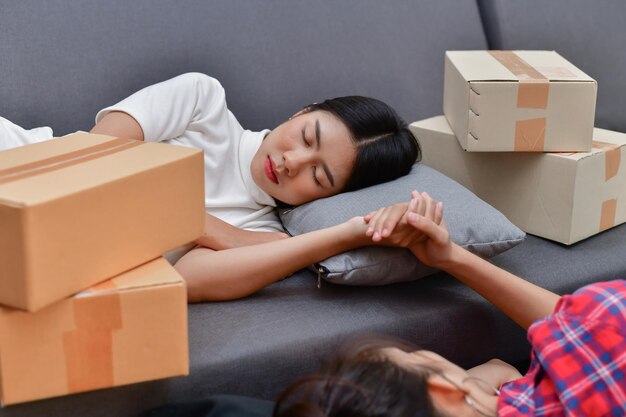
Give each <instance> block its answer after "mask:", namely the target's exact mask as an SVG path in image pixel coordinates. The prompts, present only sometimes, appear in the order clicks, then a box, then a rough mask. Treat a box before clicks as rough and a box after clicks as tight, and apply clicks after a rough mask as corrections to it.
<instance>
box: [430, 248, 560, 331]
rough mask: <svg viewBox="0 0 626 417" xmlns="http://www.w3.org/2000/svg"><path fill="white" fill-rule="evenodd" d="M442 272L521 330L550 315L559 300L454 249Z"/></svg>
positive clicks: (481, 260)
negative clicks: (457, 280) (485, 301)
mask: <svg viewBox="0 0 626 417" xmlns="http://www.w3.org/2000/svg"><path fill="white" fill-rule="evenodd" d="M441 269H443V270H445V271H446V272H448V273H449V274H451V275H454V276H455V277H456V278H457V279H459V280H460V281H461V282H463V283H464V284H466V285H468V286H469V287H471V288H472V289H474V290H475V291H476V292H478V293H479V294H480V295H482V296H483V297H485V298H486V299H487V300H488V301H490V302H491V303H492V304H494V305H495V306H496V307H498V308H499V309H500V310H502V311H503V312H504V313H505V314H506V315H507V316H509V317H510V318H511V319H513V320H514V321H515V322H516V323H518V324H519V325H520V326H522V327H523V328H525V329H527V328H528V327H529V326H530V325H531V324H532V323H533V322H534V321H536V320H538V319H540V318H542V317H545V316H547V315H549V314H552V312H553V311H554V307H555V305H556V303H557V301H558V300H559V298H560V296H558V295H557V294H554V293H552V292H550V291H548V290H546V289H543V288H541V287H539V286H537V285H534V284H532V283H530V282H528V281H525V280H523V279H522V278H520V277H517V276H515V275H513V274H511V273H510V272H507V271H505V270H503V269H501V268H499V267H497V266H495V265H493V264H491V263H490V262H488V261H486V260H484V259H482V258H480V257H478V256H476V255H474V254H471V253H470V252H468V251H466V250H465V249H463V248H461V247H459V246H457V245H453V251H452V260H451V261H450V262H448V263H447V264H446V265H443V266H442V267H441Z"/></svg>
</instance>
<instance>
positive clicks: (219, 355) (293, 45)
mask: <svg viewBox="0 0 626 417" xmlns="http://www.w3.org/2000/svg"><path fill="white" fill-rule="evenodd" d="M616 1H618V0H616ZM576 3H577V4H578V3H581V1H577V2H576ZM581 4H582V3H581ZM594 4H597V3H594ZM598 7H601V6H598ZM586 16H588V15H584V14H583V15H580V16H579V19H580V24H581V25H582V24H586V23H585V19H587V17H586ZM609 21H610V20H608V18H607V20H606V22H609ZM557 23H558V22H556V23H555V22H554V21H552V22H550V25H549V26H550V28H552V29H550V30H552V31H553V32H554V33H551V32H550V33H545V31H542V32H541V33H543V34H544V36H545V38H546V39H550V37H549V36H548V35H552V36H560V35H559V31H560V29H559V27H558V26H556V24H557ZM599 25H600V26H599V28H600V29H610V30H597V29H598V28H596V27H594V28H593V31H589V30H588V31H586V34H587V35H588V36H591V35H593V34H594V32H595V31H596V30H597V32H598V35H597V36H604V37H605V38H607V39H609V38H610V39H612V37H613V36H618V35H617V34H616V33H619V36H623V34H624V33H625V32H624V31H623V29H622V28H621V25H614V26H613V27H611V28H608V26H607V25H606V24H603V23H602V22H600V23H599ZM616 31H617V32H616ZM0 40H1V42H0V57H1V59H0V72H1V76H0V115H2V116H4V117H7V118H8V119H9V120H12V121H14V122H16V123H18V124H20V125H23V126H25V127H34V126H40V125H50V126H52V127H53V128H54V129H55V130H56V133H57V134H64V133H67V132H70V131H73V130H76V129H88V128H89V127H90V126H91V124H92V123H93V117H94V115H95V113H96V111H97V110H98V109H100V108H101V107H103V106H105V105H108V104H112V103H113V102H115V101H117V100H119V99H121V98H122V97H125V96H126V95H128V94H130V93H132V92H133V91H135V90H137V89H139V88H141V87H144V86H146V85H148V84H151V83H154V82H156V81H161V80H164V79H166V78H169V77H171V76H174V75H178V74H181V73H183V72H188V71H200V72H205V73H208V74H211V75H213V76H215V77H217V78H218V79H219V80H220V81H221V82H222V83H223V84H224V86H225V88H226V91H227V99H228V102H229V105H230V107H231V108H232V110H233V112H234V113H235V114H236V115H237V116H238V117H239V119H240V121H241V122H242V124H243V125H244V126H245V127H247V128H251V129H259V128H265V127H268V126H272V125H274V124H276V123H277V122H278V121H280V120H283V119H285V118H286V117H287V116H289V115H290V113H292V112H293V111H294V110H295V109H297V108H298V107H300V106H302V105H304V104H308V103H309V102H311V101H316V100H319V99H321V98H324V97H326V96H336V95H343V94H352V93H359V94H365V95H371V96H375V97H377V98H380V99H383V100H387V101H388V102H389V103H390V104H392V105H394V106H395V107H396V108H397V110H398V111H399V113H400V114H401V115H402V116H403V117H405V118H406V119H407V121H409V122H410V121H414V120H417V119H421V118H425V117H429V116H433V115H437V114H440V113H441V104H442V85H443V56H444V55H443V53H444V50H446V49H484V48H485V47H486V41H485V35H484V33H483V30H482V27H481V22H480V17H479V13H478V9H477V7H476V3H475V2H473V1H462V2H459V1H457V0H436V1H433V0H428V1H427V0H394V1H384V2H382V1H376V0H345V1H341V2H337V1H333V0H323V1H317V2H309V1H305V0H267V1H252V0H213V1H202V0H190V1H186V2H177V1H174V0H151V1H149V0H137V1H132V2H127V1H122V0H107V1H96V0H85V1H81V2H67V1H63V0H49V1H35V0H21V1H8V0H5V1H2V2H1V3H0ZM555 42H556V40H555ZM579 42H581V43H580V44H581V45H587V44H586V43H585V42H584V40H583V41H579ZM563 43H564V44H565V45H568V41H567V39H566V40H563ZM622 45H623V42H622ZM539 46H540V47H542V48H550V47H554V48H555V49H559V50H560V49H562V48H560V47H559V45H556V44H553V43H551V44H550V45H547V44H546V45H539ZM620 46H621V45H620ZM594 48H600V49H601V48H602V43H601V42H600V44H599V45H597V46H596V45H594ZM581 49H582V48H581ZM585 49H586V50H587V49H593V48H585ZM616 51H617V52H616V54H615V55H614V56H613V61H609V65H607V67H610V66H611V65H612V66H613V67H615V68H616V69H617V70H619V71H621V72H623V71H624V67H625V65H624V63H623V61H620V59H621V58H619V50H616ZM564 53H565V54H566V56H567V55H569V52H567V51H565V52H564ZM571 59H572V61H574V62H575V63H576V64H577V65H580V66H581V67H582V68H583V69H584V70H586V71H588V72H589V73H590V74H591V75H593V76H596V77H597V74H595V73H594V70H590V69H589V68H588V66H589V65H590V64H588V63H586V62H587V61H584V62H583V61H581V62H578V58H577V57H576V56H571ZM605 61H606V60H605ZM605 61H603V62H605ZM597 64H598V65H603V63H600V62H598V63H597ZM594 65H595V63H594ZM613 76H615V82H618V81H619V80H622V85H624V83H623V78H620V77H621V76H622V75H621V74H614V75H613ZM600 82H601V86H600V92H599V102H600V100H604V99H602V98H601V97H602V96H603V95H604V94H605V91H604V90H603V87H602V83H603V81H602V80H601V79H600ZM604 83H605V84H607V83H608V84H609V85H612V84H611V80H610V79H609V80H608V81H604ZM604 88H606V87H604ZM615 97H620V96H615ZM621 97H622V98H623V97H624V96H623V95H622V96H621ZM616 100H617V99H613V102H612V103H616V102H617V101H616ZM622 108H623V106H622ZM605 109H608V107H605ZM615 111H618V110H617V109H616V110H615ZM607 114H608V113H607ZM607 120H609V119H607ZM616 126H617V125H615V126H614V127H616ZM622 126H623V124H622ZM607 127H611V126H610V125H607ZM623 130H624V129H623ZM625 242H626V226H620V227H616V228H614V229H612V230H609V231H607V232H605V233H603V234H601V235H598V236H595V237H593V238H590V239H588V240H586V241H583V242H580V243H578V244H576V245H574V246H572V247H564V246H560V245H558V244H554V243H551V242H548V241H545V240H542V239H538V238H534V237H532V236H531V237H528V239H527V240H526V241H525V242H524V243H522V244H521V245H519V246H517V247H515V248H513V249H511V250H510V251H507V252H505V253H504V254H501V255H498V256H497V257H496V258H495V262H496V263H498V264H499V265H501V266H503V267H506V268H507V269H509V270H511V271H512V272H514V273H517V274H520V275H522V276H523V277H527V278H529V279H530V280H531V281H533V282H536V283H539V284H541V285H543V286H546V287H547V288H549V289H553V290H557V291H571V290H573V289H574V288H576V287H578V286H580V285H582V284H585V283H588V282H591V281H592V280H596V279H610V278H617V277H624V276H626V264H625V263H624V261H623V257H624V253H625V251H626V249H625V245H626V243H625ZM189 313H190V314H189V330H190V333H189V334H190V354H191V358H190V359H191V375H190V376H189V377H186V378H173V379H168V380H163V381H154V382H148V383H143V384H136V385H130V386H126V387H119V388H114V389H109V390H102V391H96V392H90V393H84V394H78V395H73V396H68V397H62V398H56V399H51V400H44V401H38V402H33V403H29V404H23V405H17V406H11V407H7V408H5V409H0V416H3V417H4V416H6V417H40V416H47V417H55V416H63V417H65V416H68V415H76V416H81V417H91V416H103V417H104V416H106V417H109V416H118V417H125V416H139V415H141V413H142V412H144V411H145V410H147V409H149V408H151V407H155V406H158V405H161V404H164V403H166V402H168V401H169V402H180V401H194V400H197V399H199V398H201V397H205V396H208V395H211V394H217V393H231V394H244V395H252V396H260V397H263V398H272V397H274V395H275V394H276V393H277V392H278V391H280V389H281V388H282V387H283V386H284V385H285V384H286V383H287V382H288V381H290V380H291V379H292V378H293V377H295V376H299V375H301V374H302V373H304V372H308V371H311V370H312V369H314V368H315V367H316V366H317V363H318V361H319V357H320V355H324V354H327V353H329V352H331V351H332V350H333V348H334V347H335V346H336V343H338V342H339V341H340V340H343V339H344V338H345V337H347V335H349V334H353V333H356V332H360V331H382V332H387V333H390V334H395V335H398V336H402V337H406V338H408V339H409V340H411V341H413V342H415V343H417V344H420V345H422V346H424V347H427V348H432V349H435V350H437V351H438V352H440V353H442V354H444V355H447V356H449V357H450V358H451V359H453V360H457V361H459V362H460V363H461V364H462V365H466V366H467V365H474V364H476V363H478V362H480V361H483V360H486V359H489V358H492V357H494V356H499V357H501V358H502V359H505V360H509V361H513V362H515V361H518V360H521V359H524V358H526V357H527V355H528V346H527V345H526V344H525V342H524V340H525V336H524V332H523V331H522V330H520V329H519V328H517V327H516V325H514V324H513V323H512V322H511V321H510V320H508V319H506V318H505V317H504V316H503V315H502V314H501V313H498V312H497V311H496V310H495V308H494V307H492V306H490V305H489V304H488V303H486V302H485V301H484V300H482V299H481V298H480V297H478V296H477V295H476V294H474V293H473V292H472V291H470V290H468V289H467V288H465V287H463V286H462V285H460V284H458V283H457V282H456V281H454V280H453V279H452V278H450V277H448V276H445V275H441V274H437V275H434V276H432V277H429V278H426V279H424V280H420V281H418V282H414V283H407V284H399V285H392V286H387V287H375V288H360V287H359V288H354V287H340V286H334V285H331V284H323V285H322V289H321V290H317V289H316V287H315V278H314V277H313V276H312V275H311V274H310V273H309V272H306V271H303V272H299V273H297V274H295V275H294V276H293V277H291V278H289V279H287V280H285V281H283V282H280V283H278V284H275V285H272V286H271V287H269V288H267V289H266V290H264V291H262V292H260V293H259V294H257V295H255V296H253V297H250V298H247V299H244V300H240V301H235V302H231V303H207V304H201V305H192V306H190V309H189Z"/></svg>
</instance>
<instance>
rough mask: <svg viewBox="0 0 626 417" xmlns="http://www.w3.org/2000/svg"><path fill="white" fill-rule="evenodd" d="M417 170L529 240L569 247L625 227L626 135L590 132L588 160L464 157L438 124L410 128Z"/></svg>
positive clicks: (579, 156) (437, 120) (438, 120)
mask: <svg viewBox="0 0 626 417" xmlns="http://www.w3.org/2000/svg"><path fill="white" fill-rule="evenodd" d="M410 128H411V131H412V132H413V134H414V135H415V136H416V138H417V139H418V141H419V143H420V145H421V146H422V154H423V159H422V162H423V163H424V164H426V165H428V166H430V167H432V168H434V169H436V170H438V171H440V172H442V173H444V174H445V175H447V176H449V177H450V178H452V179H454V180H456V181H458V182H459V183H461V184H462V185H464V186H465V187H467V188H468V189H470V190H472V191H473V192H474V193H475V194H476V195H477V196H479V197H480V198H482V199H483V200H485V201H486V202H488V203H489V204H491V205H492V206H494V207H495V208H497V209H498V210H500V211H501V212H502V213H503V214H504V215H505V216H507V217H508V218H509V220H511V222H513V223H514V224H515V225H516V226H518V227H519V228H520V229H522V230H524V231H525V232H527V233H531V234H533V235H537V236H541V237H544V238H547V239H551V240H555V241H557V242H561V243H565V244H568V245H569V244H572V243H575V242H578V241H579V240H582V239H585V238H587V237H589V236H592V235H595V234H597V233H599V232H601V231H603V230H606V229H608V228H610V227H613V226H616V225H618V224H621V223H624V222H626V134H623V133H618V132H612V131H609V130H604V129H594V131H593V140H594V142H593V144H594V147H593V149H592V151H591V152H586V153H543V154H538V153H475V152H464V151H463V149H462V148H461V147H460V146H459V143H458V141H457V140H456V138H455V136H454V133H453V132H452V129H451V128H450V126H449V125H448V123H447V122H446V119H445V118H444V117H443V116H439V117H433V118H431V119H426V120H422V121H419V122H416V123H413V124H411V126H410Z"/></svg>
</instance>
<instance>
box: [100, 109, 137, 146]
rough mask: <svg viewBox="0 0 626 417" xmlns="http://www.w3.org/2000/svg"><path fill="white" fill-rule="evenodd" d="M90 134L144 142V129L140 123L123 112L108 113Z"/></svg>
mask: <svg viewBox="0 0 626 417" xmlns="http://www.w3.org/2000/svg"><path fill="white" fill-rule="evenodd" d="M89 132H90V133H96V134H100V135H109V136H115V137H118V138H127V139H137V140H144V137H143V129H141V126H140V125H139V123H137V121H136V120H135V119H134V118H133V117H132V116H131V115H129V114H128V113H124V112H121V111H112V112H110V113H107V114H106V115H105V116H104V117H103V118H102V119H100V121H99V122H98V123H96V125H95V126H94V127H93V128H92V129H91V130H90V131H89Z"/></svg>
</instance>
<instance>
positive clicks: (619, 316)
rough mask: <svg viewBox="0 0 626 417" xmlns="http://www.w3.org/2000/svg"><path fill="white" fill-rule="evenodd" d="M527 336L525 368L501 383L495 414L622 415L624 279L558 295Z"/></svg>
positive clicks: (625, 386)
mask: <svg viewBox="0 0 626 417" xmlns="http://www.w3.org/2000/svg"><path fill="white" fill-rule="evenodd" d="M528 340H529V341H530V343H531V345H532V346H533V350H532V353H531V363H530V368H529V370H528V372H527V373H526V375H525V376H524V377H523V378H521V379H518V380H515V381H511V382H507V383H506V384H503V386H502V389H501V395H500V398H499V399H498V415H499V416H500V417H510V416H551V417H556V416H581V417H582V416H585V417H589V416H620V417H621V416H626V378H625V375H626V281H624V280H619V281H611V282H603V283H596V284H591V285H588V286H586V287H583V288H581V289H580V290H578V291H576V292H575V293H574V294H572V295H566V296H563V297H561V299H560V300H559V302H558V304H557V305H556V308H555V310H554V314H553V315H551V316H548V317H546V318H544V319H541V320H538V321H536V322H535V323H533V325H532V326H531V327H530V328H529V329H528Z"/></svg>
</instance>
